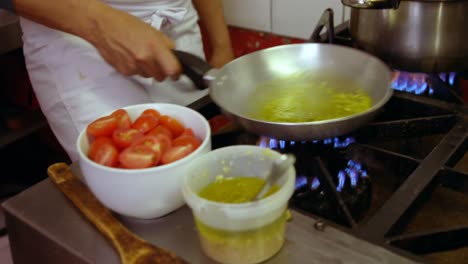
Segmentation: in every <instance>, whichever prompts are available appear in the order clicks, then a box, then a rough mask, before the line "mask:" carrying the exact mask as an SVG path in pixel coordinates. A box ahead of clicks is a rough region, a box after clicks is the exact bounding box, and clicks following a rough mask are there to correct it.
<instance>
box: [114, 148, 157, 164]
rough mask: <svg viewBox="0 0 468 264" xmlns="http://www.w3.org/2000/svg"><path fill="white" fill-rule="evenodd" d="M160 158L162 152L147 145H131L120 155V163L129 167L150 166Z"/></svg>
mask: <svg viewBox="0 0 468 264" xmlns="http://www.w3.org/2000/svg"><path fill="white" fill-rule="evenodd" d="M160 158H161V153H157V152H155V151H153V150H152V149H151V148H150V147H148V146H145V145H134V146H130V147H128V148H126V149H125V150H124V151H122V152H121V153H120V155H119V161H120V164H121V165H122V167H124V168H127V169H143V168H149V167H152V166H154V165H156V164H157V163H158V162H159V159H160Z"/></svg>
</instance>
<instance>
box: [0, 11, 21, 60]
mask: <svg viewBox="0 0 468 264" xmlns="http://www.w3.org/2000/svg"><path fill="white" fill-rule="evenodd" d="M21 35H22V33H21V27H20V24H19V18H18V16H16V15H15V14H13V13H11V12H8V11H5V10H0V39H1V41H0V54H4V53H7V52H10V51H12V50H15V49H18V48H20V47H21V46H22V45H23V43H22V40H21Z"/></svg>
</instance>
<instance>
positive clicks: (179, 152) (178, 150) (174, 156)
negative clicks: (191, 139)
mask: <svg viewBox="0 0 468 264" xmlns="http://www.w3.org/2000/svg"><path fill="white" fill-rule="evenodd" d="M193 151H194V149H193V147H192V146H191V145H187V146H177V147H172V148H171V149H169V150H168V151H166V153H164V154H163V155H162V158H161V163H162V164H168V163H171V162H174V161H176V160H180V159H182V158H184V157H186V156H188V155H189V154H190V153H192V152H193Z"/></svg>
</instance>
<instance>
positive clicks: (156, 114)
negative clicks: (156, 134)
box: [141, 109, 161, 119]
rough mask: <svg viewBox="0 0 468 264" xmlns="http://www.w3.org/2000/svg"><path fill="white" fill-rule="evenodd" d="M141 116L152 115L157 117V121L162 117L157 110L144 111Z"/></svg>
mask: <svg viewBox="0 0 468 264" xmlns="http://www.w3.org/2000/svg"><path fill="white" fill-rule="evenodd" d="M141 115H150V116H154V117H156V118H157V119H159V118H160V117H161V114H160V113H159V112H158V110H156V109H146V110H145V111H143V113H141Z"/></svg>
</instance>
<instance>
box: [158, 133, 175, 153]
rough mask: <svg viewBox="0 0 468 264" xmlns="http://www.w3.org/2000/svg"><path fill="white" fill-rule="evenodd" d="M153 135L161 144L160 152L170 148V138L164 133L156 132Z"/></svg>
mask: <svg viewBox="0 0 468 264" xmlns="http://www.w3.org/2000/svg"><path fill="white" fill-rule="evenodd" d="M155 137H156V138H157V139H158V140H159V143H160V144H161V147H160V148H161V153H164V152H166V151H167V150H169V149H170V148H172V140H171V139H170V138H169V137H168V136H167V135H165V134H157V135H155Z"/></svg>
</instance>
